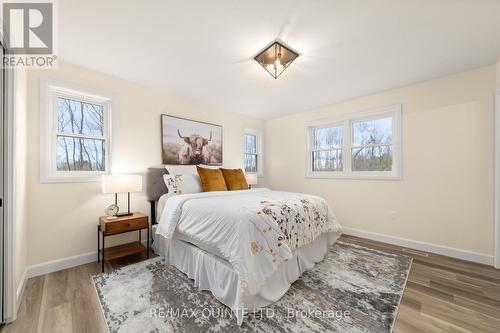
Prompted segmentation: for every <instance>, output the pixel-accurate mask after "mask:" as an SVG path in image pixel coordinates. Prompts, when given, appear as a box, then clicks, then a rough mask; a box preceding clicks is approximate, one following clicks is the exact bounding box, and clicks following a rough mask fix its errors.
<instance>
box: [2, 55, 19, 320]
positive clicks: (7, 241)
mask: <svg viewBox="0 0 500 333" xmlns="http://www.w3.org/2000/svg"><path fill="white" fill-rule="evenodd" d="M7 52H8V51H7ZM15 83H16V82H15V71H14V70H13V69H7V70H6V71H5V85H6V90H5V95H6V96H5V97H6V101H7V103H6V107H5V118H4V119H5V123H4V131H5V132H4V139H5V142H4V147H5V150H4V156H5V158H6V160H7V163H5V165H4V175H5V177H4V179H5V180H6V181H5V183H4V187H5V195H4V198H3V199H4V200H3V202H4V207H3V209H4V281H3V282H4V286H3V287H4V303H3V309H4V310H3V311H4V320H5V322H11V321H14V320H15V319H16V317H17V308H18V307H17V305H18V304H17V297H16V294H17V290H16V253H15V251H16V248H15V243H16V215H15V211H16V210H15V208H16V193H15V184H16V171H15V160H16V153H15V147H16V145H15V131H14V128H15V124H16V112H15V96H16V95H15Z"/></svg>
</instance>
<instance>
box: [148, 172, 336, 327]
mask: <svg viewBox="0 0 500 333" xmlns="http://www.w3.org/2000/svg"><path fill="white" fill-rule="evenodd" d="M167 172H168V171H167V169H165V168H152V169H149V172H148V177H147V179H148V186H147V193H148V197H149V200H150V201H151V216H152V219H153V221H155V222H157V224H155V225H154V226H153V235H154V241H153V248H154V250H155V252H156V253H157V254H159V255H162V256H164V257H165V259H166V261H167V262H168V263H169V264H171V265H173V266H175V267H176V268H178V269H179V270H180V271H182V272H183V273H185V274H186V275H187V276H188V277H189V278H191V279H193V280H194V283H195V285H196V286H197V287H198V288H199V289H200V290H209V291H211V292H212V294H213V295H214V296H215V297H216V298H217V299H218V300H219V301H221V302H222V303H223V304H225V305H226V306H228V307H229V308H231V310H232V311H233V313H234V315H235V317H236V320H237V322H238V324H241V323H242V321H243V319H244V318H245V315H246V314H247V313H250V312H252V311H254V310H257V309H259V308H263V307H265V306H267V305H269V304H271V303H273V302H276V301H277V300H279V299H280V298H281V296H283V295H284V294H285V293H286V291H287V290H288V289H289V287H290V285H291V284H292V283H293V282H294V281H296V280H297V279H298V278H299V277H300V276H301V275H302V274H303V273H304V272H305V271H307V270H309V269H311V268H312V267H313V266H314V265H315V264H316V263H317V262H319V261H321V260H322V259H323V258H324V256H325V255H326V253H327V251H328V247H329V246H330V245H331V244H333V243H334V242H335V241H336V240H337V239H338V238H339V237H340V235H341V227H340V225H339V224H338V223H337V220H336V218H335V216H334V215H333V213H332V212H331V210H330V207H329V206H328V204H327V203H326V201H325V200H323V199H322V198H320V197H317V196H312V195H307V194H299V193H291V192H279V191H272V190H269V189H265V188H256V189H251V190H239V191H215V192H201V193H186V194H181V195H175V196H172V195H171V194H170V195H169V194H168V193H167V188H166V186H165V184H164V182H163V175H164V174H166V173H167Z"/></svg>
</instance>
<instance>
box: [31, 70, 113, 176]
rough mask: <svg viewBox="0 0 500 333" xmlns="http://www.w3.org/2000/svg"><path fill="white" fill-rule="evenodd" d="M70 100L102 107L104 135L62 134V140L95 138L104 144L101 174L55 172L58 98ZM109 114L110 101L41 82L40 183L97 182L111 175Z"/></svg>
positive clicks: (97, 95)
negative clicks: (67, 137) (103, 168)
mask: <svg viewBox="0 0 500 333" xmlns="http://www.w3.org/2000/svg"><path fill="white" fill-rule="evenodd" d="M60 97H61V98H66V99H72V100H76V101H81V102H87V103H92V104H99V105H102V106H103V122H104V123H103V135H102V136H91V135H88V136H87V135H83V136H82V135H79V134H69V135H68V133H65V134H63V136H70V137H81V138H95V139H101V140H104V142H105V144H104V149H105V154H106V155H105V161H104V163H105V170H104V171H59V170H57V137H58V136H59V134H61V133H60V132H59V126H58V115H59V109H58V105H57V100H58V98H60ZM112 110H113V98H111V97H110V96H105V95H103V94H100V93H96V92H93V91H90V90H89V89H83V88H80V87H76V86H74V85H72V84H68V83H62V82H57V81H52V80H46V79H41V80H40V182H41V183H59V182H69V183H76V182H98V181H101V179H102V175H106V174H110V171H111V156H112V145H111V142H112V126H111V124H112Z"/></svg>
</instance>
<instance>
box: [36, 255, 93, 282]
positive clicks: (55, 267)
mask: <svg viewBox="0 0 500 333" xmlns="http://www.w3.org/2000/svg"><path fill="white" fill-rule="evenodd" d="M94 261H97V252H96V251H93V252H88V253H84V254H79V255H77V256H72V257H66V258H62V259H57V260H52V261H47V262H43V263H41V264H37V265H33V266H28V267H27V268H26V270H27V277H28V278H32V277H35V276H39V275H44V274H48V273H52V272H57V271H60V270H63V269H66V268H71V267H75V266H80V265H84V264H88V263H90V262H94Z"/></svg>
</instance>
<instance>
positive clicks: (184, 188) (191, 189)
mask: <svg viewBox="0 0 500 333" xmlns="http://www.w3.org/2000/svg"><path fill="white" fill-rule="evenodd" d="M163 181H164V182H165V185H167V189H168V194H169V196H170V195H177V194H183V193H199V192H201V184H200V177H198V175H191V174H187V175H163Z"/></svg>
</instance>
